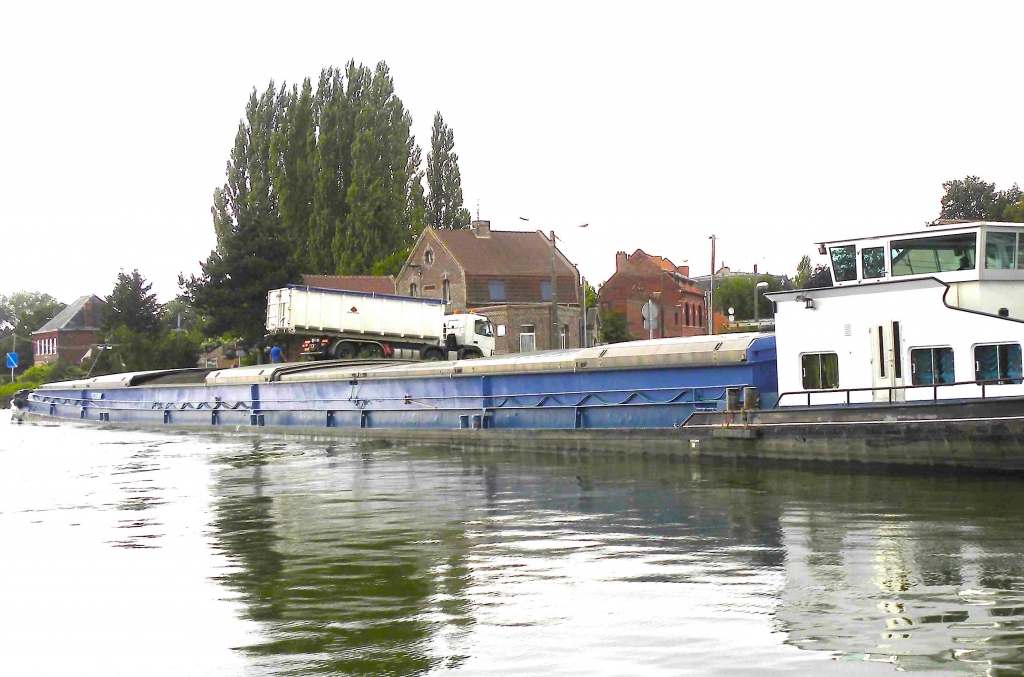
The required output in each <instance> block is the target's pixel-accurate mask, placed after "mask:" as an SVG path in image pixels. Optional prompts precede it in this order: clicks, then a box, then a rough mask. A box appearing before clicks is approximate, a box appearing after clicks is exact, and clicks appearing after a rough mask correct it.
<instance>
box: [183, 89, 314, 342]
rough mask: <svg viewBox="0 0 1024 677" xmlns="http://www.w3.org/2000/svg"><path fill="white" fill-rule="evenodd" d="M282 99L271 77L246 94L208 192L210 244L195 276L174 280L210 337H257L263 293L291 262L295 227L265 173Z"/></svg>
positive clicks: (290, 274)
mask: <svg viewBox="0 0 1024 677" xmlns="http://www.w3.org/2000/svg"><path fill="white" fill-rule="evenodd" d="M285 98H286V97H285V96H284V95H283V94H282V93H279V92H278V91H277V90H276V89H275V86H274V83H273V81H271V83H270V85H269V86H268V87H267V90H266V91H265V92H264V93H263V94H262V95H260V96H257V94H256V90H253V92H252V94H251V95H250V97H249V103H248V105H247V106H246V117H245V119H244V120H242V121H241V122H240V123H239V127H238V133H237V134H236V135H235V145H234V148H233V149H232V151H231V158H230V160H229V161H228V167H227V182H226V183H225V184H224V186H223V187H222V188H219V189H217V190H216V191H214V207H213V216H214V229H215V231H216V235H217V248H216V249H215V250H214V251H212V252H211V253H210V256H209V257H208V258H207V260H206V262H205V263H202V264H201V266H202V274H201V275H200V276H198V277H197V276H195V275H193V276H191V277H189V278H188V279H185V278H184V276H179V278H178V284H179V285H180V286H181V287H182V289H183V290H184V292H185V297H186V298H187V299H188V302H189V303H190V305H192V306H193V307H194V308H195V309H196V310H198V311H199V312H200V313H201V314H202V315H204V316H206V317H207V318H209V322H208V324H207V326H206V330H207V331H208V332H209V333H210V334H211V335H215V334H223V333H228V332H233V333H236V334H238V335H240V336H242V337H244V338H245V339H246V340H248V341H250V342H252V343H255V342H256V341H258V340H259V339H260V338H261V337H262V336H263V334H264V323H265V317H266V303H267V301H266V299H267V291H269V290H270V289H274V288H277V287H283V286H284V285H286V284H287V283H288V282H290V281H292V279H293V278H294V276H295V271H296V270H297V267H298V265H299V263H298V260H297V256H296V255H295V251H296V250H295V245H294V242H293V240H292V238H291V237H289V232H288V231H289V230H291V231H292V232H291V236H294V235H295V232H296V230H298V227H293V228H291V229H286V228H285V227H284V224H283V219H282V218H281V214H280V212H279V209H278V194H277V192H276V191H275V189H274V185H273V184H274V178H273V172H272V171H271V157H272V155H273V149H272V144H273V139H274V138H275V135H276V134H278V133H279V131H280V120H281V118H282V115H283V112H282V111H283V104H284V101H285ZM275 162H276V160H275ZM282 166H283V165H282ZM282 171H284V170H282ZM296 209H297V210H298V211H301V210H299V209H298V207H296Z"/></svg>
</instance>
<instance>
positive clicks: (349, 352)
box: [334, 341, 356, 360]
mask: <svg viewBox="0 0 1024 677" xmlns="http://www.w3.org/2000/svg"><path fill="white" fill-rule="evenodd" d="M355 356H356V347H355V346H354V345H352V344H351V343H349V342H348V341H342V342H341V343H339V344H338V345H337V346H335V347H334V359H336V360H351V359H352V358H353V357H355Z"/></svg>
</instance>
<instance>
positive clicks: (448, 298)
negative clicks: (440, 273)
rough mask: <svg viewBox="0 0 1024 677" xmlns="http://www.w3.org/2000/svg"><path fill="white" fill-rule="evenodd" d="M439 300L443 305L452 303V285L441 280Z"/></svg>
mask: <svg viewBox="0 0 1024 677" xmlns="http://www.w3.org/2000/svg"><path fill="white" fill-rule="evenodd" d="M441 298H442V299H443V300H444V302H445V303H451V302H452V285H451V283H450V282H449V281H448V280H441Z"/></svg>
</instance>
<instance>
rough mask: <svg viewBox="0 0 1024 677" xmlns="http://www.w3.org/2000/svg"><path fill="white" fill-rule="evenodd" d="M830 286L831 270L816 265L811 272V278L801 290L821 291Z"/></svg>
mask: <svg viewBox="0 0 1024 677" xmlns="http://www.w3.org/2000/svg"><path fill="white" fill-rule="evenodd" d="M831 286H832V270H831V269H830V268H829V267H828V266H823V265H820V264H819V265H817V266H815V267H814V271H813V272H811V277H810V278H809V279H808V280H807V284H806V285H804V286H803V287H802V289H821V288H823V287H831Z"/></svg>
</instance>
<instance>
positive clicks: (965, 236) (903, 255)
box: [889, 233, 977, 277]
mask: <svg viewBox="0 0 1024 677" xmlns="http://www.w3.org/2000/svg"><path fill="white" fill-rule="evenodd" d="M889 244H890V252H889V253H890V256H891V258H892V276H893V277H899V276H900V275H923V274H928V273H949V272H952V271H957V270H974V266H975V262H974V255H975V252H976V250H977V236H976V235H975V233H961V234H959V235H940V236H937V237H920V238H916V239H913V240H893V241H892V242H891V243H889Z"/></svg>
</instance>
